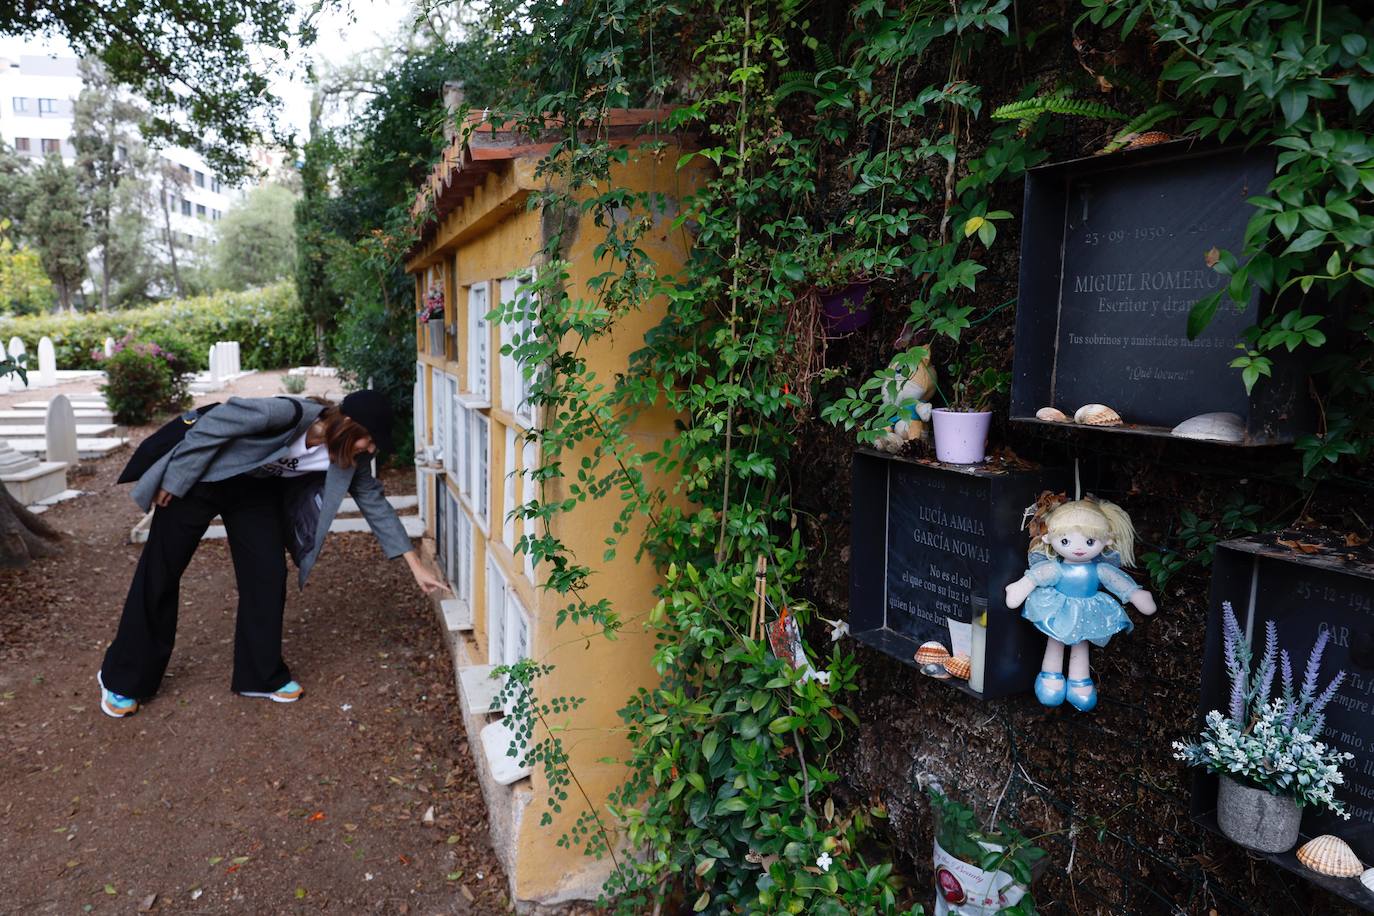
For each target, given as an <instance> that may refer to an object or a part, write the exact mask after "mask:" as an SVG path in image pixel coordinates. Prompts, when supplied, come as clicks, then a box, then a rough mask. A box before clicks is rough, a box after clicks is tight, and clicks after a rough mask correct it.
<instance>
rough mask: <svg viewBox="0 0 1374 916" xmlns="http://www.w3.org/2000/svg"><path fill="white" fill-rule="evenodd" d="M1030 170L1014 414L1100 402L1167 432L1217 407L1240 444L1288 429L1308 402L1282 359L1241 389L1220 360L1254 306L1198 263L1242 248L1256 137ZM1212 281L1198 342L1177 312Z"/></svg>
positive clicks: (1259, 152)
mask: <svg viewBox="0 0 1374 916" xmlns="http://www.w3.org/2000/svg"><path fill="white" fill-rule="evenodd" d="M1169 146H1170V147H1173V149H1165V148H1156V149H1154V150H1142V151H1139V153H1137V154H1130V155H1121V156H1105V157H1094V158H1093V159H1091V160H1079V161H1075V162H1067V163H1059V164H1056V165H1050V166H1044V167H1042V168H1039V169H1033V170H1032V171H1031V173H1030V175H1029V176H1028V178H1027V183H1026V201H1025V227H1024V231H1023V234H1022V261H1021V287H1020V292H1019V295H1018V305H1017V309H1018V315H1017V330H1016V360H1015V362H1016V367H1015V374H1014V380H1013V385H1012V416H1013V418H1014V419H1021V420H1028V419H1031V418H1033V417H1034V415H1035V412H1036V410H1038V409H1039V408H1041V407H1057V408H1059V409H1060V410H1062V411H1063V412H1064V413H1066V414H1068V415H1070V416H1072V415H1073V413H1074V411H1075V410H1076V409H1077V408H1079V407H1081V406H1083V405H1084V404H1106V405H1108V406H1109V407H1111V408H1113V409H1114V410H1116V412H1117V413H1118V414H1120V415H1121V416H1122V418H1123V419H1124V420H1125V421H1126V424H1127V425H1126V426H1125V427H1120V428H1118V429H1123V430H1124V431H1129V432H1149V433H1152V434H1161V433H1163V434H1167V433H1168V431H1169V430H1170V429H1172V428H1173V427H1174V426H1176V425H1178V424H1179V423H1180V422H1182V421H1183V420H1186V419H1188V418H1189V417H1193V416H1196V415H1198V414H1202V413H1213V412H1228V413H1234V414H1237V415H1238V416H1240V417H1241V419H1242V420H1243V421H1244V422H1245V424H1246V430H1247V441H1246V444H1263V443H1266V442H1270V441H1283V440H1285V439H1291V438H1292V434H1291V428H1293V427H1294V425H1295V424H1299V423H1300V421H1301V420H1302V419H1303V415H1304V410H1305V409H1306V407H1307V405H1306V402H1305V400H1302V396H1301V391H1300V390H1299V389H1300V388H1301V387H1302V386H1301V385H1299V384H1298V383H1297V381H1295V380H1294V379H1293V378H1290V375H1291V374H1292V372H1291V370H1292V369H1293V367H1292V366H1291V365H1290V364H1288V363H1284V364H1282V365H1278V366H1276V372H1275V376H1274V377H1273V378H1267V379H1263V380H1262V381H1261V383H1260V384H1259V385H1258V386H1256V390H1255V393H1254V394H1253V395H1251V394H1247V392H1246V391H1245V386H1244V384H1243V382H1242V381H1241V377H1240V372H1239V370H1236V369H1233V368H1231V367H1230V365H1229V363H1230V362H1231V360H1233V359H1235V357H1236V356H1237V355H1238V353H1237V350H1236V345H1237V343H1239V342H1240V341H1241V339H1242V336H1243V334H1244V331H1245V330H1246V329H1247V328H1249V327H1251V326H1252V325H1254V324H1256V323H1257V322H1258V320H1259V319H1260V316H1261V314H1262V311H1263V309H1264V307H1265V303H1263V302H1262V301H1261V299H1260V294H1259V292H1258V291H1256V292H1255V293H1254V295H1253V296H1252V298H1251V301H1250V302H1248V303H1246V305H1245V307H1244V308H1243V309H1242V308H1238V307H1237V306H1236V304H1235V303H1233V302H1231V301H1230V299H1229V298H1228V297H1227V296H1226V295H1225V293H1224V289H1225V286H1226V284H1227V283H1228V282H1229V278H1228V277H1226V276H1225V275H1223V274H1220V273H1217V272H1216V271H1215V270H1213V269H1212V268H1211V267H1210V266H1209V265H1208V263H1207V259H1208V254H1209V252H1211V251H1212V250H1213V249H1217V250H1228V251H1231V252H1233V253H1239V252H1240V251H1241V250H1242V248H1243V244H1244V238H1245V227H1246V224H1247V223H1248V222H1249V220H1250V218H1251V216H1252V215H1253V214H1254V212H1255V207H1254V205H1253V204H1251V203H1249V202H1248V198H1250V197H1255V196H1259V195H1263V194H1264V193H1265V191H1266V188H1267V186H1268V183H1269V181H1270V180H1271V179H1272V177H1273V175H1274V154H1273V152H1272V151H1271V150H1269V149H1267V148H1256V149H1253V150H1226V151H1220V152H1218V151H1211V152H1200V151H1198V150H1196V149H1193V148H1191V147H1187V146H1185V147H1184V148H1183V149H1182V150H1179V149H1177V147H1178V144H1170V145H1169ZM1218 290H1222V291H1223V294H1222V303H1221V305H1220V307H1219V308H1218V310H1217V312H1216V314H1215V316H1214V317H1213V319H1212V322H1211V323H1210V324H1209V325H1208V327H1207V328H1206V329H1205V330H1204V331H1203V332H1202V333H1201V334H1200V335H1199V336H1198V337H1197V338H1196V339H1195V340H1189V339H1188V334H1187V327H1188V315H1189V312H1190V311H1191V310H1192V307H1193V305H1194V304H1195V303H1196V302H1197V301H1198V300H1199V299H1201V298H1203V297H1204V296H1207V295H1208V294H1210V293H1213V292H1216V291H1218Z"/></svg>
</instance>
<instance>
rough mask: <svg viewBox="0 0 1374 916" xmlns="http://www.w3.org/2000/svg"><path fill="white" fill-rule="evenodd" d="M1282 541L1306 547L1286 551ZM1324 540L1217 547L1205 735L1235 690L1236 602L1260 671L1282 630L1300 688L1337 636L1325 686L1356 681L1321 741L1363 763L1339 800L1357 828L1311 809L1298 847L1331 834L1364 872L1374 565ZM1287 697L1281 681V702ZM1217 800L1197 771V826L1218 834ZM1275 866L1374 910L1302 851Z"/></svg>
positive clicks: (1372, 849)
mask: <svg viewBox="0 0 1374 916" xmlns="http://www.w3.org/2000/svg"><path fill="white" fill-rule="evenodd" d="M1281 538H1282V539H1283V540H1287V541H1288V542H1289V544H1301V545H1302V546H1301V547H1299V548H1297V549H1295V548H1294V547H1292V546H1288V545H1285V544H1281V543H1279V540H1280V539H1281ZM1316 540H1317V539H1316V538H1315V537H1304V535H1303V533H1297V534H1294V535H1292V536H1291V537H1284V536H1282V535H1277V536H1276V535H1267V536H1265V535H1258V536H1255V537H1250V538H1244V539H1241V540H1235V541H1225V542H1223V543H1221V544H1218V545H1217V546H1216V552H1215V554H1214V556H1213V560H1212V588H1211V598H1210V609H1209V614H1208V620H1207V643H1206V650H1205V655H1204V657H1203V664H1202V692H1201V699H1200V702H1199V705H1198V726H1199V727H1201V724H1202V719H1203V717H1204V716H1206V714H1207V712H1209V711H1210V710H1213V709H1221V710H1225V709H1226V705H1227V702H1228V697H1229V693H1230V689H1231V684H1230V679H1229V677H1228V675H1227V673H1226V662H1225V659H1224V658H1223V653H1222V636H1221V620H1222V602H1224V601H1229V602H1231V606H1232V607H1233V608H1234V609H1235V612H1236V619H1237V620H1238V621H1240V625H1241V628H1242V629H1243V630H1244V631H1245V632H1247V633H1248V634H1249V638H1250V642H1251V645H1252V646H1253V647H1254V651H1255V654H1256V664H1258V656H1259V654H1260V653H1261V652H1262V651H1263V647H1264V627H1265V623H1266V622H1267V621H1270V620H1272V621H1274V622H1275V624H1277V626H1278V633H1279V648H1280V649H1287V650H1288V655H1289V658H1290V660H1291V662H1292V665H1293V669H1294V678H1295V679H1296V680H1298V681H1299V682H1300V681H1301V679H1302V676H1303V674H1302V669H1303V667H1304V666H1305V665H1306V664H1307V658H1308V653H1309V652H1310V651H1311V649H1312V645H1313V643H1315V642H1316V639H1317V635H1318V634H1319V633H1321V632H1322V631H1327V632H1329V633H1330V634H1331V636H1330V641H1329V642H1328V643H1327V645H1326V650H1325V652H1324V654H1323V656H1322V667H1321V674H1320V679H1319V682H1320V683H1321V684H1322V685H1325V684H1327V683H1328V682H1329V681H1330V679H1331V678H1332V677H1334V676H1335V673H1336V672H1337V671H1340V670H1344V671H1345V673H1346V675H1345V682H1344V683H1343V684H1342V685H1341V688H1340V690H1339V692H1338V693H1337V694H1336V697H1335V699H1334V700H1332V702H1331V704H1330V705H1329V706H1327V708H1326V725H1325V728H1324V729H1323V731H1322V736H1321V738H1322V740H1323V741H1324V742H1326V743H1327V744H1328V745H1329V746H1332V747H1335V748H1337V749H1338V750H1343V751H1349V752H1350V753H1352V754H1354V755H1355V759H1354V760H1352V761H1351V762H1349V763H1347V764H1346V765H1345V766H1343V767H1342V768H1341V773H1342V774H1343V776H1344V777H1345V784H1344V785H1343V786H1341V787H1340V788H1339V790H1338V791H1337V792H1336V797H1337V798H1338V799H1339V800H1340V801H1342V802H1343V803H1344V804H1345V806H1346V809H1347V810H1348V811H1349V813H1350V819H1349V820H1344V819H1342V818H1341V817H1339V816H1337V815H1335V814H1332V813H1331V812H1329V811H1316V810H1312V809H1310V808H1309V809H1307V810H1305V811H1304V814H1303V820H1302V838H1301V839H1300V840H1299V841H1298V845H1301V844H1302V843H1304V842H1306V841H1307V840H1309V839H1311V838H1312V837H1315V836H1320V835H1321V834H1326V833H1329V834H1333V835H1335V836H1338V837H1340V838H1341V839H1343V840H1345V841H1346V842H1347V843H1349V844H1350V846H1351V848H1352V849H1354V850H1355V854H1356V855H1357V856H1359V857H1360V859H1361V860H1362V861H1363V862H1365V863H1366V864H1374V560H1371V556H1370V551H1369V550H1368V548H1359V549H1358V553H1357V552H1356V550H1357V549H1354V548H1350V549H1347V548H1343V547H1341V546H1340V545H1333V546H1324V545H1321V544H1318V543H1311V544H1309V543H1307V542H1308V541H1316ZM1304 550H1311V551H1313V552H1311V553H1305V552H1303V551H1304ZM1280 689H1281V688H1280V687H1279V683H1278V679H1277V678H1276V679H1275V684H1274V688H1273V693H1274V694H1278V693H1279V692H1280ZM1216 800H1217V780H1216V777H1214V776H1212V775H1210V774H1208V773H1206V772H1205V771H1203V770H1201V769H1195V770H1194V771H1193V800H1192V810H1193V816H1194V818H1195V819H1196V820H1198V821H1199V822H1200V823H1203V824H1204V825H1206V826H1208V827H1212V828H1214V829H1215V825H1216ZM1269 858H1270V859H1271V860H1272V861H1274V862H1275V863H1277V864H1278V865H1281V866H1283V867H1285V868H1289V869H1292V870H1294V871H1296V872H1298V873H1299V874H1301V875H1302V876H1303V877H1304V878H1306V879H1308V880H1309V881H1311V882H1313V883H1314V884H1318V885H1320V886H1321V887H1323V888H1325V889H1327V890H1330V891H1332V892H1333V893H1336V894H1339V895H1341V896H1343V897H1345V898H1346V899H1348V900H1353V901H1355V902H1357V903H1360V904H1361V905H1362V906H1364V907H1365V908H1374V894H1371V893H1370V892H1369V891H1367V890H1365V889H1364V888H1363V887H1362V886H1361V885H1360V882H1359V880H1358V879H1337V878H1327V877H1324V876H1322V875H1319V874H1317V873H1316V872H1313V871H1311V870H1310V869H1307V868H1304V867H1303V866H1302V864H1301V863H1300V862H1298V860H1297V857H1296V856H1295V855H1294V854H1293V851H1292V850H1290V851H1288V852H1286V853H1282V854H1279V855H1275V856H1269Z"/></svg>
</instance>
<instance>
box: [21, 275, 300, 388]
mask: <svg viewBox="0 0 1374 916" xmlns="http://www.w3.org/2000/svg"><path fill="white" fill-rule="evenodd" d="M12 336H13V337H18V338H19V339H20V340H22V341H24V343H25V345H26V346H27V347H28V351H29V352H30V353H34V352H36V351H37V349H38V340H39V338H41V337H45V336H46V337H49V338H51V339H52V342H53V348H54V349H55V350H56V354H57V365H58V367H59V368H61V369H99V368H104V367H103V366H102V365H101V364H100V359H99V358H100V356H102V355H103V354H104V347H105V338H106V337H113V338H114V339H115V340H120V339H123V338H125V337H132V338H133V339H135V340H139V341H144V342H147V343H155V344H157V345H158V346H159V347H161V348H162V349H164V350H171V351H173V352H175V353H177V354H180V355H182V356H183V357H184V358H185V359H187V360H189V364H190V367H191V368H192V369H205V368H208V365H207V363H208V359H209V353H210V347H211V345H213V344H214V343H215V342H216V341H220V340H237V341H238V342H239V344H240V348H241V357H242V360H243V367H244V368H245V369H278V368H282V367H284V366H292V365H297V366H298V365H301V364H303V363H313V362H314V361H315V332H314V328H313V326H312V325H311V323H310V321H309V319H307V318H306V316H305V313H304V312H303V311H301V308H300V306H299V305H298V304H297V302H296V288H295V286H294V285H293V284H291V283H275V284H273V285H271V286H264V287H260V288H258V289H250V290H247V291H245V292H241V293H233V292H219V293H212V294H210V295H207V296H195V297H192V298H189V299H176V300H170V301H168V302H162V303H159V304H157V305H153V306H149V307H147V308H140V309H129V310H127V311H117V312H85V313H79V314H74V315H73V314H60V315H24V316H20V317H16V318H5V319H0V337H3V338H4V339H5V340H8V339H9V338H10V337H12Z"/></svg>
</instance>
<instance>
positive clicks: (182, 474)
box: [132, 398, 411, 588]
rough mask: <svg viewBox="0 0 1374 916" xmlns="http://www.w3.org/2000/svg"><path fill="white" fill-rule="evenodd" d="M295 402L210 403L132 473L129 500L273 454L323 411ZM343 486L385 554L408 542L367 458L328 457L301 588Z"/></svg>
mask: <svg viewBox="0 0 1374 916" xmlns="http://www.w3.org/2000/svg"><path fill="white" fill-rule="evenodd" d="M297 403H299V404H300V406H301V412H300V416H299V418H297V416H296V410H295V407H294V406H293V405H292V403H291V401H289V400H288V399H286V398H230V399H229V400H228V401H226V402H224V403H223V404H220V405H219V406H218V407H216V408H214V409H213V410H210V411H209V412H207V413H206V414H205V415H204V416H203V417H201V418H200V419H199V420H197V421H196V424H195V425H194V426H192V427H191V428H190V429H189V430H187V431H186V438H184V439H182V440H181V441H180V442H179V443H177V445H176V446H175V447H174V448H172V450H171V451H169V452H168V453H167V454H165V455H163V456H162V457H161V458H159V459H158V460H157V461H156V462H155V463H154V464H153V466H152V467H150V468H149V469H148V470H147V471H145V472H144V474H143V476H142V477H140V478H139V479H138V483H136V484H134V489H133V494H132V495H133V498H134V502H136V503H138V505H139V506H140V507H141V508H142V509H143V510H144V511H145V512H146V511H147V510H148V509H149V508H151V506H152V504H153V498H154V497H155V496H157V491H158V490H159V489H162V490H166V491H167V492H168V493H171V494H172V495H173V496H185V495H186V494H187V493H188V492H190V489H191V487H193V486H195V484H197V483H198V482H200V481H207V482H213V481H216V480H227V479H229V478H230V477H235V476H237V475H239V474H245V473H247V472H249V471H252V470H254V469H256V468H259V467H261V466H262V465H264V464H269V463H271V462H273V461H276V460H277V459H278V458H281V457H282V456H284V455H285V454H286V452H287V449H288V448H289V447H290V445H291V443H292V442H293V441H295V439H296V438H297V437H299V436H300V435H301V434H302V433H304V432H305V431H306V430H307V429H309V428H310V424H312V423H314V422H315V420H316V419H318V418H319V415H320V412H321V411H322V410H324V408H323V407H322V406H320V405H319V404H316V403H315V402H314V401H298V402H297ZM293 421H294V422H293ZM349 493H351V494H352V495H353V499H354V500H355V501H356V502H357V503H358V509H359V510H360V511H361V512H362V514H363V517H364V518H365V519H367V524H368V527H370V528H371V529H372V533H373V534H374V535H376V537H377V540H378V541H379V542H380V543H381V546H382V550H383V552H385V553H386V555H387V557H388V558H393V559H394V558H395V557H399V556H400V555H401V554H403V553H405V552H406V551H408V550H410V549H411V545H410V536H409V535H407V534H406V530H405V526H403V525H402V524H401V520H400V519H399V518H397V517H396V510H395V509H393V508H392V507H391V504H390V503H389V502H387V501H386V495H385V494H384V493H383V492H382V485H381V483H379V482H378V481H377V478H375V477H373V476H372V468H371V462H368V461H358V462H356V463H355V464H354V465H353V469H352V470H345V469H343V468H341V467H339V466H337V465H335V464H330V465H329V470H328V471H326V472H325V478H324V493H323V505H322V506H321V507H320V523H319V526H318V527H317V528H316V529H315V546H314V548H313V549H312V550H311V551H310V553H309V554H308V555H307V556H306V557H305V559H303V560H302V561H301V565H300V577H299V578H300V585H301V587H302V588H304V587H305V580H306V579H307V578H308V577H309V575H310V570H311V569H312V568H314V566H315V561H316V560H317V559H318V558H319V555H320V549H321V548H322V547H324V538H325V535H326V534H328V533H329V525H330V523H331V522H333V521H334V516H335V515H337V514H338V511H339V506H340V504H342V503H343V499H344V495H345V494H349Z"/></svg>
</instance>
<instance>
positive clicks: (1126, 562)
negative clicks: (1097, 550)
mask: <svg viewBox="0 0 1374 916" xmlns="http://www.w3.org/2000/svg"><path fill="white" fill-rule="evenodd" d="M1075 531H1076V532H1078V533H1079V534H1082V535H1084V536H1085V537H1090V538H1097V539H1098V540H1102V541H1111V542H1112V549H1113V550H1115V551H1116V552H1117V553H1119V554H1121V565H1122V566H1134V565H1135V526H1134V525H1132V524H1131V517H1130V516H1129V515H1127V514H1126V510H1125V509H1122V508H1121V507H1120V506H1118V505H1117V504H1116V503H1109V502H1107V501H1106V500H1105V499H1080V500H1076V501H1074V502H1067V503H1064V504H1063V505H1062V506H1059V507H1058V508H1057V509H1053V510H1051V511H1050V513H1049V514H1048V515H1046V516H1045V537H1047V538H1049V539H1050V540H1053V539H1054V538H1055V537H1057V536H1058V535H1061V534H1070V533H1072V532H1075ZM1035 549H1036V550H1038V551H1040V552H1041V553H1043V554H1045V555H1046V556H1049V557H1053V556H1054V548H1053V547H1051V546H1050V544H1049V542H1048V541H1045V540H1042V541H1041V542H1040V543H1039V544H1037V545H1036V547H1035Z"/></svg>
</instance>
